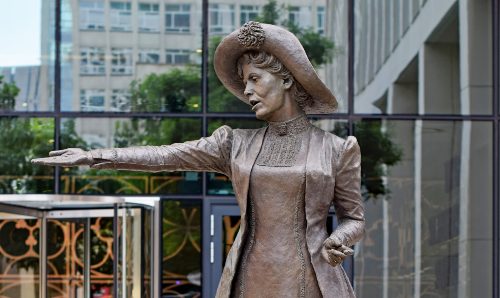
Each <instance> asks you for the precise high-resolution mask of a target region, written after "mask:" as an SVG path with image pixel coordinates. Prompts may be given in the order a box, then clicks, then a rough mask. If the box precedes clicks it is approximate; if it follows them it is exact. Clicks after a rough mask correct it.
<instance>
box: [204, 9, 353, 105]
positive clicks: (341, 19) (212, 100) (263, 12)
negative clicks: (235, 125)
mask: <svg viewBox="0 0 500 298" xmlns="http://www.w3.org/2000/svg"><path fill="white" fill-rule="evenodd" d="M347 2H348V1H335V4H333V6H334V7H332V9H329V10H327V11H329V13H328V14H326V13H325V7H326V5H327V4H326V1H316V2H314V3H313V4H304V3H302V2H299V1H272V0H269V1H267V0H259V1H257V2H253V3H249V2H244V1H236V2H232V4H230V5H228V4H221V3H217V2H211V3H210V4H209V28H208V30H209V58H208V60H209V72H208V91H209V94H208V109H209V111H212V112H249V111H250V109H249V108H248V106H247V105H246V104H244V103H242V102H241V101H240V100H238V99H237V98H236V97H234V96H233V95H232V94H231V93H230V92H229V91H227V90H226V89H225V88H224V87H223V86H222V84H221V83H220V81H219V80H218V79H217V76H216V75H215V71H214V69H213V54H214V52H215V49H216V48H217V45H218V44H219V43H220V42H221V40H222V38H223V36H225V35H227V34H229V33H230V32H232V31H233V30H235V29H236V27H239V26H240V25H242V24H244V23H245V22H248V21H251V20H257V21H260V22H264V23H268V24H276V25H280V26H285V27H287V28H288V29H289V30H290V31H292V32H293V33H295V35H297V37H298V38H299V40H300V41H301V43H302V45H303V46H304V49H305V50H306V53H307V54H308V56H309V60H310V61H311V63H312V64H313V65H314V66H315V68H316V70H317V72H318V75H319V76H320V78H321V79H322V80H323V81H324V82H325V83H326V85H327V86H329V88H331V89H332V90H333V91H334V92H335V94H336V96H337V97H338V100H339V102H340V111H346V110H347V107H346V106H345V105H344V102H345V103H347V53H348V51H347ZM330 11H331V12H332V13H331V15H330ZM333 27H335V28H336V29H335V30H333V29H331V28H333Z"/></svg>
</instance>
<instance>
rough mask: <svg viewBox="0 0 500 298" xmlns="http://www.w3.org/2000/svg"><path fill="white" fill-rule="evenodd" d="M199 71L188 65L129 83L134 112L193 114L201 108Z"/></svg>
mask: <svg viewBox="0 0 500 298" xmlns="http://www.w3.org/2000/svg"><path fill="white" fill-rule="evenodd" d="M200 90H201V68H200V67H199V66H197V65H191V66H188V67H185V68H174V69H172V70H170V71H168V72H166V73H163V74H155V73H152V74H149V75H148V76H146V77H145V78H144V79H143V80H134V81H132V82H131V84H130V94H131V99H130V100H131V109H132V111H134V112H196V111H199V110H200V107H201V95H200Z"/></svg>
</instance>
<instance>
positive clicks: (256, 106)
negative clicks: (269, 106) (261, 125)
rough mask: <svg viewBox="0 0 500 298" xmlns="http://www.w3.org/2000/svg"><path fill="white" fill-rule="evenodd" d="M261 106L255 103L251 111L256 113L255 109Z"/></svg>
mask: <svg viewBox="0 0 500 298" xmlns="http://www.w3.org/2000/svg"><path fill="white" fill-rule="evenodd" d="M261 105H262V103H260V102H258V103H256V104H254V105H253V106H252V111H254V112H255V111H256V110H257V109H258V108H259V107H260V106H261Z"/></svg>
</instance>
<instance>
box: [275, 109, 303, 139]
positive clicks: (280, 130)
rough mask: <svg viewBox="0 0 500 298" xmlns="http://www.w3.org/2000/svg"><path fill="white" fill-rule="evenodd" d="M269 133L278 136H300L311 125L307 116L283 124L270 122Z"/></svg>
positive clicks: (300, 116)
mask: <svg viewBox="0 0 500 298" xmlns="http://www.w3.org/2000/svg"><path fill="white" fill-rule="evenodd" d="M268 124H269V129H268V132H269V133H271V134H274V135H278V136H286V135H298V134H300V133H301V132H303V131H305V130H306V129H307V128H308V127H309V126H311V123H310V122H309V120H308V119H307V116H306V115H305V114H302V115H299V116H297V117H295V118H293V119H290V120H287V121H283V122H268Z"/></svg>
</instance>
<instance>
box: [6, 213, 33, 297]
mask: <svg viewBox="0 0 500 298" xmlns="http://www.w3.org/2000/svg"><path fill="white" fill-rule="evenodd" d="M39 225H40V222H39V221H38V220H36V219H33V218H28V217H22V216H19V215H15V214H10V213H5V212H0V297H6V298H17V297H26V298H37V297H39V288H38V287H39V285H38V278H39V266H40V256H39V247H38V243H40V238H39V233H38V228H39Z"/></svg>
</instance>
